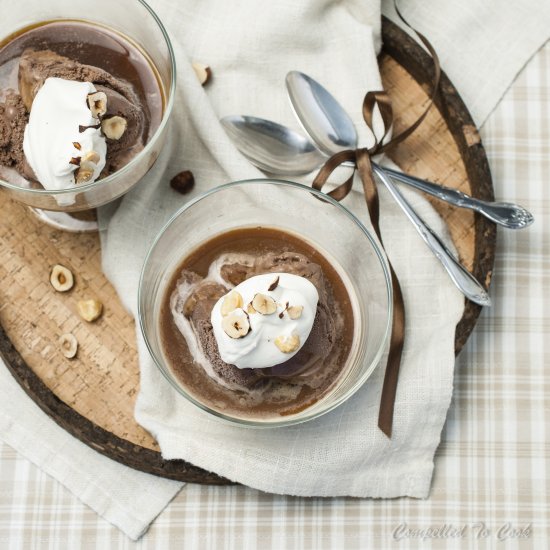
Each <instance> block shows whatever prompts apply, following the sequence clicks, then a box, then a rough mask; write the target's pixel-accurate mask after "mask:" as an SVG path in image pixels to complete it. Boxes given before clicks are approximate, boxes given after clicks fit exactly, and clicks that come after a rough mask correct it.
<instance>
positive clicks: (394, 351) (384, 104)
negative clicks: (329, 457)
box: [312, 2, 441, 438]
mask: <svg viewBox="0 0 550 550" xmlns="http://www.w3.org/2000/svg"><path fill="white" fill-rule="evenodd" d="M394 6H395V10H396V12H397V15H398V16H399V17H400V19H401V20H402V21H403V22H404V23H405V25H407V26H408V27H409V28H410V29H412V30H413V31H414V32H415V33H416V34H417V36H418V37H419V38H420V40H421V41H422V43H423V44H424V45H425V46H426V49H427V50H428V51H429V52H430V54H431V56H432V59H433V62H434V79H433V89H432V94H431V97H430V101H429V103H428V105H427V107H426V108H425V109H424V111H423V112H422V114H421V115H420V116H419V117H418V118H417V119H416V121H415V122H414V123H413V124H411V125H410V126H409V127H408V128H406V129H405V130H403V131H402V132H401V133H399V134H398V135H396V136H394V137H393V138H392V139H390V140H389V141H387V142H386V143H384V139H385V138H386V136H387V135H388V133H389V131H390V129H391V127H392V124H393V110H392V105H391V100H390V98H389V96H388V94H387V93H386V92H385V91H378V92H368V93H367V94H366V96H365V98H364V100H363V119H364V120H365V123H366V125H367V126H368V128H369V130H370V131H371V133H372V135H373V136H374V139H375V143H374V145H373V146H372V147H370V148H368V149H367V148H362V149H357V150H346V151H341V152H339V153H336V154H335V155H333V156H332V157H330V158H329V159H328V160H327V161H326V162H325V164H324V165H323V166H322V167H321V169H320V170H319V173H318V174H317V176H316V177H315V179H314V180H313V184H312V187H313V188H314V189H317V190H318V191H321V190H322V188H323V186H324V185H325V183H326V182H327V180H328V178H329V177H330V175H331V174H332V172H333V171H334V170H336V168H338V166H340V165H341V164H342V163H344V162H353V163H354V166H355V167H354V170H353V174H352V175H351V176H350V177H349V178H348V179H347V180H346V181H345V182H344V183H342V184H340V185H339V186H338V187H336V188H335V189H333V190H332V191H330V192H329V193H328V195H330V196H331V197H332V198H333V199H335V200H337V201H341V200H342V199H343V198H345V197H346V196H347V194H348V193H349V192H350V191H351V188H352V186H353V178H354V176H355V172H356V171H357V172H358V173H359V177H360V179H361V182H362V183H363V191H364V193H365V199H366V202H367V208H368V211H369V216H370V219H371V222H372V226H373V228H374V231H375V232H376V235H377V236H378V239H379V240H380V243H381V244H382V248H384V243H383V241H382V235H381V233H380V226H379V223H378V222H379V216H380V206H379V202H378V191H377V189H376V184H375V180H374V175H373V172H372V166H371V157H372V156H374V155H378V154H380V153H385V152H387V151H389V150H390V149H391V148H393V147H395V146H396V145H397V144H398V143H401V142H402V141H403V140H405V139H406V138H407V137H408V136H410V135H411V134H412V133H413V132H414V131H415V130H416V129H417V128H418V126H420V124H421V123H422V121H423V120H424V119H425V118H426V115H427V114H428V111H429V110H430V108H431V106H432V105H433V102H434V100H435V98H436V95H437V93H438V90H439V81H440V76H441V67H440V64H439V58H438V57H437V54H436V52H435V50H434V49H433V47H432V45H431V44H430V42H429V41H428V39H427V38H426V37H425V36H423V35H422V34H420V33H419V32H418V31H417V30H416V29H414V28H413V27H411V26H410V25H409V23H408V22H407V21H406V20H405V18H404V17H403V16H402V15H401V13H400V12H399V10H398V8H397V6H396V5H395V2H394ZM376 106H378V110H379V112H380V114H381V116H382V121H383V123H384V135H383V136H382V137H381V138H380V139H377V138H376V135H375V133H374V128H373V124H372V119H373V113H374V110H375V107H376ZM388 264H389V268H390V273H391V281H392V288H393V319H392V332H391V337H390V350H389V354H388V362H387V365H386V373H385V375H384V384H383V386H382V394H381V396H380V409H379V413H378V427H379V428H380V429H381V430H382V431H383V432H384V433H385V434H386V435H387V436H388V437H389V438H391V434H392V425H393V413H394V408H395V396H396V392H397V382H398V379H399V368H400V365H401V354H402V352H403V345H404V343H405V304H404V302H403V294H402V292H401V286H400V284H399V280H398V279H397V276H396V274H395V271H394V269H393V266H392V265H391V262H390V261H389V260H388Z"/></svg>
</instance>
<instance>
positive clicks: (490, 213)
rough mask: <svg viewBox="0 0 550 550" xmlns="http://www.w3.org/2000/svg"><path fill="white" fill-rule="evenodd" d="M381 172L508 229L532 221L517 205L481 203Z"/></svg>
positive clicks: (398, 174) (389, 171)
mask: <svg viewBox="0 0 550 550" xmlns="http://www.w3.org/2000/svg"><path fill="white" fill-rule="evenodd" d="M383 170H384V171H385V172H386V173H387V174H389V176H390V177H391V178H392V179H393V180H396V181H399V182H401V183H405V184H407V185H410V186H411V187H414V188H415V189H418V190H419V191H424V193H428V194H429V195H432V196H434V197H436V198H438V199H440V200H442V201H445V202H448V203H450V204H453V205H454V206H458V207H460V208H469V209H471V210H475V211H476V212H479V213H480V214H482V215H483V216H485V217H486V218H488V219H490V220H491V221H493V222H495V223H498V224H499V225H502V226H504V227H507V228H508V229H522V228H524V227H527V226H529V225H531V224H532V223H533V221H534V218H533V216H532V214H531V213H530V212H528V211H527V210H526V209H525V208H523V207H522V206H519V205H517V204H511V203H508V202H488V201H483V200H481V199H476V198H474V197H470V195H466V193H463V192H462V191H458V190H457V189H451V188H450V187H445V186H443V185H438V184H437V183H432V182H430V181H425V180H422V179H420V178H416V177H414V176H410V175H409V174H403V173H402V172H398V171H397V170H392V169H391V168H386V167H384V168H383Z"/></svg>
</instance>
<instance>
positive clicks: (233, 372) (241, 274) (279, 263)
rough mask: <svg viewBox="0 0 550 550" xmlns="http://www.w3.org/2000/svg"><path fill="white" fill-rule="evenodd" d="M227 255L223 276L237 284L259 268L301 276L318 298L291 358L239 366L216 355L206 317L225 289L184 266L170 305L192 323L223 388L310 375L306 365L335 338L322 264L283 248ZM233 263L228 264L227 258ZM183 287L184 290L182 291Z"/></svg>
mask: <svg viewBox="0 0 550 550" xmlns="http://www.w3.org/2000/svg"><path fill="white" fill-rule="evenodd" d="M241 257H242V260H244V261H241V262H239V261H238V257H234V256H230V257H229V260H228V261H227V263H225V262H224V260H223V257H222V259H221V261H220V264H221V266H220V275H221V277H222V279H224V280H225V281H227V282H229V283H230V284H232V285H238V284H239V283H241V282H242V281H244V280H245V279H249V278H250V277H253V276H255V275H261V274H264V273H275V272H283V273H289V274H293V275H299V276H302V277H305V278H306V279H308V280H309V281H311V282H312V283H313V284H314V286H315V287H316V289H317V292H318V293H319V302H318V305H317V312H316V315H315V321H314V324H313V329H312V331H311V334H310V335H309V338H308V339H307V341H306V342H305V344H304V345H303V346H302V348H301V349H300V351H299V352H298V353H297V354H296V355H295V356H294V357H292V358H291V359H290V360H288V361H286V362H284V363H281V364H280V365H276V366H275V367H271V368H267V369H240V368H237V367H235V366H234V365H229V364H227V363H225V362H224V361H223V360H222V359H221V357H220V354H219V350H218V344H217V342H216V338H215V336H214V333H213V328H212V324H211V322H210V314H211V311H212V308H213V307H214V304H215V303H216V302H217V301H218V300H219V298H220V297H221V296H223V295H224V294H226V293H227V292H228V290H229V288H228V287H229V285H228V286H223V285H221V284H219V283H218V282H215V281H213V280H210V279H208V278H201V277H200V276H198V275H197V274H195V273H193V272H191V271H187V270H186V271H183V272H182V275H181V278H180V280H179V281H178V287H177V288H176V290H175V291H174V294H173V297H172V299H173V301H172V310H173V313H174V315H179V316H184V317H186V318H187V319H188V320H189V322H190V323H191V325H192V327H193V331H194V333H195V335H196V337H197V340H198V343H199V345H200V347H201V349H202V352H203V354H204V355H205V356H206V357H207V358H208V361H209V362H210V364H211V367H212V369H213V371H214V373H215V374H216V376H217V377H219V379H220V381H221V382H222V383H224V384H225V385H226V386H228V387H232V388H234V389H241V390H251V389H254V390H257V389H259V387H260V386H262V387H266V386H267V385H266V383H265V382H266V379H269V378H285V379H287V378H288V379H296V380H297V379H299V378H300V377H303V376H304V375H305V374H307V375H308V376H309V375H310V374H311V368H312V367H313V368H314V365H315V364H316V363H318V362H319V359H320V358H321V357H327V356H328V355H329V354H330V351H331V348H332V346H333V345H334V343H335V340H336V335H337V332H338V330H341V328H342V327H341V325H342V319H341V316H340V315H339V311H338V307H337V305H336V304H335V302H334V297H333V296H332V294H331V292H330V291H329V290H328V288H327V285H326V281H325V278H324V275H323V271H322V269H321V267H320V266H319V265H318V264H316V263H313V262H311V261H310V260H309V259H308V258H307V257H306V256H304V255H303V254H298V253H294V252H283V253H281V254H275V253H268V254H265V255H263V256H260V257H254V256H246V255H241ZM230 262H232V263H230ZM182 289H184V290H183V291H182Z"/></svg>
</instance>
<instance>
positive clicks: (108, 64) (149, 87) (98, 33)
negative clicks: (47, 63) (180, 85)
mask: <svg viewBox="0 0 550 550" xmlns="http://www.w3.org/2000/svg"><path fill="white" fill-rule="evenodd" d="M27 48H32V49H35V50H52V51H53V52H55V53H57V54H59V55H63V56H65V57H68V58H70V59H72V60H74V61H78V62H79V63H83V64H86V65H93V66H94V67H99V68H100V69H103V70H105V71H107V72H108V73H110V74H111V75H112V76H114V77H115V78H119V79H123V80H126V81H127V82H128V83H129V84H131V86H132V87H133V89H134V91H135V92H136V94H137V95H138V97H139V99H140V102H141V107H142V109H143V110H144V113H145V114H146V118H147V120H148V123H149V131H148V138H151V137H152V136H153V134H154V133H155V131H156V130H157V128H158V127H159V125H160V122H161V120H162V115H163V110H164V95H165V94H164V89H163V86H162V83H161V80H160V77H159V75H158V72H157V70H156V68H155V66H154V64H153V62H152V61H151V60H150V58H149V56H148V55H147V54H146V53H145V51H144V50H143V49H142V48H141V47H140V46H138V45H137V44H136V43H135V42H133V41H132V40H130V39H129V38H128V37H126V36H124V35H122V34H120V33H118V32H116V31H114V30H112V29H109V28H108V27H103V26H99V25H96V24H94V23H89V22H87V21H76V20H62V21H44V22H41V23H38V24H35V25H31V26H29V27H25V28H23V29H21V30H19V31H17V32H16V33H14V34H12V35H11V36H8V37H6V38H5V39H4V40H2V41H1V42H0V101H1V99H2V92H3V91H6V90H8V89H10V88H11V89H13V90H17V88H18V84H17V71H18V67H19V58H20V57H21V54H22V53H23V51H24V50H25V49H27Z"/></svg>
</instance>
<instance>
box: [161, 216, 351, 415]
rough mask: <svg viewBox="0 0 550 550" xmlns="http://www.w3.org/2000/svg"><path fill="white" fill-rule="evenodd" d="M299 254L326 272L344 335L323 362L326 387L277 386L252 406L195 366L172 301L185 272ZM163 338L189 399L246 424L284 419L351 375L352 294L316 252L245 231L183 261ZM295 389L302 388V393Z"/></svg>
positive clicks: (292, 239) (277, 235) (272, 232)
mask: <svg viewBox="0 0 550 550" xmlns="http://www.w3.org/2000/svg"><path fill="white" fill-rule="evenodd" d="M282 252H294V253H299V254H303V255H304V256H306V257H307V258H308V259H309V260H310V261H311V262H314V263H316V264H318V265H319V266H320V267H321V269H322V270H323V274H324V278H325V280H326V284H327V286H328V290H329V292H330V294H331V296H332V298H333V301H334V303H335V305H336V307H337V309H338V315H340V316H341V317H342V320H343V324H342V323H341V325H342V327H343V328H342V330H341V333H340V334H338V336H337V338H336V343H335V344H334V345H333V347H332V349H331V351H330V353H329V354H328V356H326V357H322V358H321V359H320V361H321V363H322V364H321V365H320V366H319V369H320V372H321V375H322V380H323V382H322V384H321V385H316V387H311V386H309V385H308V383H307V379H305V380H302V381H301V382H300V384H299V385H298V384H296V381H293V379H292V378H289V379H285V380H277V382H276V383H275V384H274V385H273V387H272V388H270V389H269V390H267V391H266V392H265V394H264V395H263V396H262V399H260V400H255V401H253V402H252V403H251V402H250V400H248V399H247V398H246V397H247V396H246V395H245V393H243V392H241V391H239V390H231V389H228V388H226V387H224V386H223V385H220V384H218V383H217V382H216V381H215V380H214V379H212V378H211V377H210V376H209V375H208V374H207V373H206V372H205V370H204V368H203V367H202V366H201V365H199V364H197V363H195V361H194V360H193V358H192V354H191V352H190V351H189V347H188V345H187V342H186V340H185V338H184V337H183V335H182V334H181V332H180V331H179V330H178V328H177V326H176V324H175V322H174V318H173V314H172V311H171V308H170V297H171V295H172V293H173V292H174V290H175V289H176V286H177V281H178V279H179V278H180V274H181V272H182V270H189V271H193V272H195V273H197V274H199V275H201V276H203V277H205V276H206V275H207V273H208V269H209V267H210V265H211V264H212V263H213V262H214V261H215V260H216V259H217V258H218V257H220V256H221V255H223V254H227V253H234V254H247V255H253V256H257V257H258V256H264V255H266V254H269V253H276V254H280V253H282ZM159 329H160V338H161V346H162V349H163V353H164V356H165V360H166V362H167V363H168V365H169V367H170V369H171V370H172V372H173V374H174V376H175V378H176V379H177V380H178V381H179V383H180V384H181V385H182V387H183V388H184V389H185V390H186V392H187V393H189V394H190V395H192V396H193V397H194V398H195V399H196V400H197V401H199V402H201V403H204V404H205V405H207V406H208V407H210V408H211V409H214V410H217V411H220V412H222V413H225V414H229V415H231V416H237V417H240V418H245V419H247V420H255V419H265V418H274V417H275V418H276V417H285V416H288V415H292V414H295V413H298V412H300V411H302V410H304V409H306V408H308V407H310V406H311V405H313V404H314V403H316V402H317V401H319V400H320V399H321V398H323V397H324V396H326V395H327V393H329V392H330V391H331V390H332V389H333V388H334V387H335V385H336V384H337V382H338V379H339V378H340V376H341V375H342V373H343V372H344V371H345V370H346V369H345V367H346V365H347V363H348V359H349V356H350V351H351V349H352V344H353V339H354V314H353V307H352V302H351V298H350V293H349V292H348V289H347V288H346V285H345V284H344V281H343V280H342V277H341V276H340V275H339V273H338V271H337V269H336V268H335V266H333V265H332V264H331V263H330V262H329V261H328V260H327V258H326V257H325V256H324V255H323V254H322V253H321V252H320V251H319V250H318V249H317V248H315V247H314V246H312V245H311V244H309V243H308V242H306V241H304V240H302V239H301V238H299V237H297V236H294V235H292V234H290V233H287V232H284V231H281V230H278V229H272V228H262V227H257V228H244V229H238V230H233V231H229V232H227V233H224V234H221V235H219V236H217V237H215V238H213V239H211V240H209V241H207V242H205V243H203V244H202V245H201V246H200V247H198V248H197V249H196V250H194V251H193V252H192V253H191V254H189V256H187V257H186V258H184V259H183V261H182V262H181V264H180V266H179V267H178V269H177V270H176V271H175V273H174V275H173V276H172V278H171V280H170V282H169V284H168V285H167V287H166V289H165V293H164V297H163V301H162V306H161V313H160V322H159ZM296 388H299V392H298V393H297V391H296ZM286 390H288V391H286Z"/></svg>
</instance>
